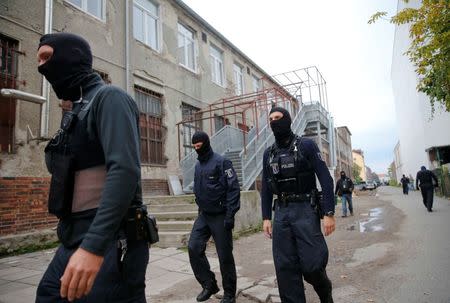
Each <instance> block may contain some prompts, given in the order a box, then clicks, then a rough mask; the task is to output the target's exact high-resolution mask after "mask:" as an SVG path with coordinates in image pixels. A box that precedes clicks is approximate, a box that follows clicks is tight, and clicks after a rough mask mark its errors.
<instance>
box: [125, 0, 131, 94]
mask: <svg viewBox="0 0 450 303" xmlns="http://www.w3.org/2000/svg"><path fill="white" fill-rule="evenodd" d="M129 15H130V1H129V0H125V87H126V91H127V93H130V85H129V84H130V59H129V58H130V56H129V54H130V41H129V39H130V37H129V36H130V35H129V31H130V26H129V23H130V21H129V18H130V17H129Z"/></svg>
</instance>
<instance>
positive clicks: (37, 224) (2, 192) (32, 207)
mask: <svg viewBox="0 0 450 303" xmlns="http://www.w3.org/2000/svg"><path fill="white" fill-rule="evenodd" d="M49 185H50V178H48V177H47V178H39V177H2V178H0V236H4V235H10V234H16V233H23V232H29V231H33V230H37V229H43V228H49V227H54V226H55V225H56V223H57V222H58V219H57V218H56V217H55V216H53V215H50V214H49V213H48V209H47V199H48V188H49Z"/></svg>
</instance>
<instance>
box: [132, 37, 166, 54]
mask: <svg viewBox="0 0 450 303" xmlns="http://www.w3.org/2000/svg"><path fill="white" fill-rule="evenodd" d="M133 38H134V41H135V42H136V43H137V44H138V45H141V46H143V47H145V48H147V49H149V50H151V51H152V52H155V53H156V54H158V55H161V50H158V49H155V48H153V47H152V46H150V45H148V44H146V43H145V42H142V41H141V40H139V39H137V38H135V37H133Z"/></svg>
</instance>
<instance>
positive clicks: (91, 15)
mask: <svg viewBox="0 0 450 303" xmlns="http://www.w3.org/2000/svg"><path fill="white" fill-rule="evenodd" d="M64 3H65V4H66V5H68V6H70V7H71V8H74V9H76V10H77V11H80V12H82V13H84V14H86V15H88V16H89V17H92V18H94V19H95V20H97V21H99V22H101V23H103V24H104V25H106V17H105V16H103V17H101V18H100V17H98V16H96V15H93V14H91V13H90V12H88V11H85V10H83V9H82V8H81V7H78V6H76V5H75V4H72V3H70V2H69V1H67V0H65V1H64ZM103 5H104V4H103ZM104 6H106V5H104ZM103 9H105V8H103ZM105 15H106V13H105Z"/></svg>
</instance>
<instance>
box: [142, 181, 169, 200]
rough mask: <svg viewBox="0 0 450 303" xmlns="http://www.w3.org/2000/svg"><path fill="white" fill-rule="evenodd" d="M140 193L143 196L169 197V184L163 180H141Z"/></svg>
mask: <svg viewBox="0 0 450 303" xmlns="http://www.w3.org/2000/svg"><path fill="white" fill-rule="evenodd" d="M142 193H143V195H144V196H164V195H169V184H168V183H167V180H165V179H142Z"/></svg>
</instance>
